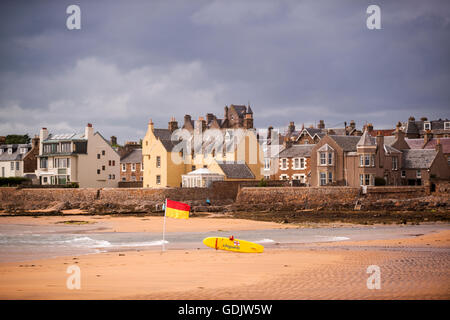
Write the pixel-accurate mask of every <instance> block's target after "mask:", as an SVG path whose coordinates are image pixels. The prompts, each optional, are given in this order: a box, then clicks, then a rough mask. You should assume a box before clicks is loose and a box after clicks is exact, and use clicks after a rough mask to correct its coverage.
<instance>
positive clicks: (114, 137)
mask: <svg viewBox="0 0 450 320" xmlns="http://www.w3.org/2000/svg"><path fill="white" fill-rule="evenodd" d="M111 145H112V146H117V137H116V136H111Z"/></svg>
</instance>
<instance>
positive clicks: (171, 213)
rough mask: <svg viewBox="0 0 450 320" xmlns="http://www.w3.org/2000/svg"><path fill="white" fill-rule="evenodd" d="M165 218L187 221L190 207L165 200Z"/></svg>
mask: <svg viewBox="0 0 450 320" xmlns="http://www.w3.org/2000/svg"><path fill="white" fill-rule="evenodd" d="M166 201H167V202H166V216H167V217H171V218H175V219H188V218H189V211H190V210H191V207H190V206H189V205H188V204H186V203H183V202H177V201H172V200H169V199H167V200H166Z"/></svg>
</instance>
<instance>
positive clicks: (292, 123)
mask: <svg viewBox="0 0 450 320" xmlns="http://www.w3.org/2000/svg"><path fill="white" fill-rule="evenodd" d="M294 131H295V124H294V121H291V122H289V127H288V132H289V134H292V133H293V132H294Z"/></svg>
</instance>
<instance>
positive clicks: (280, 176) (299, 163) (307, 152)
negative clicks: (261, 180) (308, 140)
mask: <svg viewBox="0 0 450 320" xmlns="http://www.w3.org/2000/svg"><path fill="white" fill-rule="evenodd" d="M313 147H314V145H313V144H302V145H296V144H294V145H293V144H290V145H287V146H286V148H284V149H283V150H282V151H281V152H280V153H279V154H278V155H277V156H276V157H275V158H274V159H273V163H274V165H275V166H276V168H277V169H278V170H277V172H275V173H274V174H273V176H272V177H271V179H274V180H290V181H293V183H296V184H304V185H307V184H309V175H310V171H311V168H310V161H311V150H312V149H313Z"/></svg>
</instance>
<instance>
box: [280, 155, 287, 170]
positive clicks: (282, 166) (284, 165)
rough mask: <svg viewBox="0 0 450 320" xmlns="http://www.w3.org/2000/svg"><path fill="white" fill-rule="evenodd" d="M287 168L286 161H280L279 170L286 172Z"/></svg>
mask: <svg viewBox="0 0 450 320" xmlns="http://www.w3.org/2000/svg"><path fill="white" fill-rule="evenodd" d="M287 166H288V165H287V159H286V158H283V159H281V169H283V170H286V169H287V168H288V167H287Z"/></svg>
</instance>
